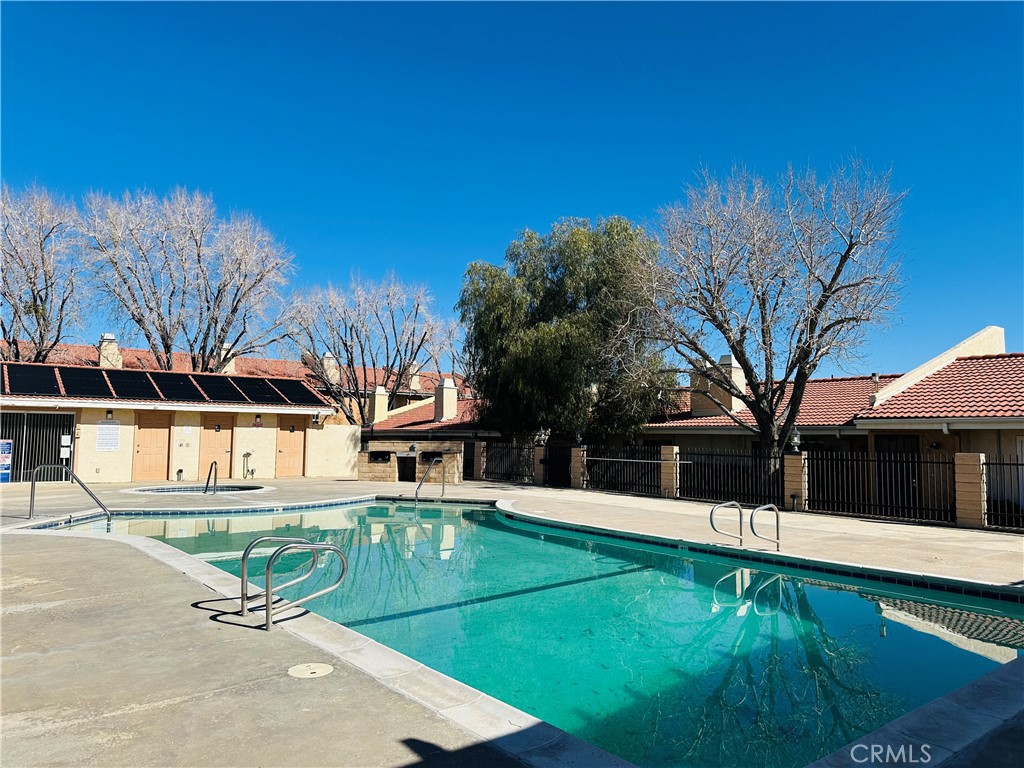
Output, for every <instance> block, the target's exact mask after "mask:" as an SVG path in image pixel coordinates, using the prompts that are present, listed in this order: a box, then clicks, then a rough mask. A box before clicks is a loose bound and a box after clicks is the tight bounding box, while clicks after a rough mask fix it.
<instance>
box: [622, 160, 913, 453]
mask: <svg viewBox="0 0 1024 768" xmlns="http://www.w3.org/2000/svg"><path fill="white" fill-rule="evenodd" d="M905 194H906V193H904V192H893V191H891V189H890V173H885V174H882V175H880V176H879V175H875V174H873V173H871V172H870V171H869V170H867V169H865V168H864V167H862V165H861V164H860V162H858V161H853V162H852V163H851V164H850V165H849V166H848V167H843V168H839V169H837V170H836V172H835V173H834V174H833V176H832V177H831V178H830V179H828V180H827V181H825V182H819V181H818V179H817V177H816V176H815V174H814V172H813V171H806V172H804V173H802V174H797V173H795V172H794V171H793V170H792V169H790V170H789V172H788V173H787V174H786V175H784V176H783V177H782V178H781V179H780V180H779V181H778V183H776V184H769V183H767V182H765V181H764V180H763V179H760V178H757V177H755V176H753V175H750V174H748V173H746V172H744V171H736V172H734V173H733V174H732V176H731V177H730V178H729V179H728V180H727V181H726V182H725V183H724V184H723V183H721V182H719V181H718V179H716V178H715V177H714V176H712V175H711V174H709V173H707V172H705V173H704V174H703V176H702V177H701V180H700V183H699V184H697V185H696V186H694V187H691V188H690V189H689V190H688V193H687V197H686V202H685V203H679V204H675V205H671V206H668V207H666V208H665V209H663V210H662V211H661V248H660V250H659V253H658V254H657V256H656V257H655V258H654V259H652V260H649V262H648V263H646V264H644V265H642V267H641V268H640V269H639V270H637V271H636V273H635V274H634V275H633V287H634V289H635V291H636V293H637V294H638V295H639V296H640V298H641V301H640V304H641V305H642V306H643V307H644V308H651V307H653V309H654V312H653V316H652V318H653V319H652V322H651V323H650V325H649V327H648V333H649V334H651V336H652V337H653V338H655V339H657V340H658V341H660V342H661V343H662V344H663V345H664V347H665V348H666V349H669V350H672V351H674V352H675V353H676V355H678V358H679V359H680V360H681V361H682V362H683V363H684V365H685V367H686V368H688V369H689V370H691V371H696V372H698V373H699V374H700V377H699V378H700V379H702V380H703V381H705V382H706V387H704V388H702V389H700V390H699V393H701V394H704V395H705V396H707V397H709V398H710V399H712V400H713V401H714V402H716V403H718V404H719V405H722V402H721V400H722V399H724V398H723V397H722V396H721V394H722V393H724V395H726V396H731V397H732V398H733V399H735V400H738V401H739V402H741V403H743V405H745V406H746V407H747V408H748V409H749V410H750V415H751V416H752V417H753V420H754V422H755V424H756V432H757V433H758V434H759V435H760V438H761V442H762V445H763V446H764V447H765V448H775V449H781V448H783V447H784V446H785V445H786V444H787V442H788V441H789V439H790V436H791V434H792V431H793V428H794V425H795V423H796V417H797V413H798V411H799V408H800V403H801V402H802V400H803V396H804V391H805V388H806V385H807V380H808V379H809V378H810V377H811V375H812V374H813V373H814V371H815V370H816V369H817V368H818V366H819V365H820V364H821V362H822V361H823V360H825V359H826V358H839V359H842V358H844V357H848V356H850V355H852V353H853V352H854V350H855V349H856V348H857V346H858V345H859V344H861V343H862V342H863V340H864V338H865V335H866V332H867V330H868V329H869V328H870V327H872V326H879V325H883V324H885V323H886V322H887V320H888V319H889V317H890V316H891V314H892V312H893V311H894V309H895V306H896V303H897V301H898V298H899V294H900V282H899V273H898V268H899V264H898V258H897V257H896V256H895V254H894V252H893V251H894V242H895V235H896V224H897V221H898V219H899V212H900V206H901V204H902V202H903V200H904V197H905ZM620 346H621V347H622V348H625V347H626V345H625V344H623V345H620ZM722 352H728V353H729V354H731V355H732V357H733V360H734V361H735V363H736V365H738V366H739V367H740V369H741V370H742V372H743V374H744V377H745V378H746V387H745V388H744V387H743V386H742V385H741V384H739V383H738V382H737V381H735V380H734V379H733V377H732V375H731V371H730V370H729V369H728V367H727V366H724V365H722V364H720V363H719V362H717V360H718V356H719V353H722ZM723 410H725V411H726V412H727V413H728V409H725V408H724V407H723ZM729 415H730V416H731V417H732V418H733V420H734V421H736V423H737V424H740V425H741V426H745V427H746V426H748V425H747V424H746V423H744V422H743V421H741V420H740V419H739V417H738V416H736V415H734V414H732V413H730V414H729Z"/></svg>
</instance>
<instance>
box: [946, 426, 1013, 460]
mask: <svg viewBox="0 0 1024 768" xmlns="http://www.w3.org/2000/svg"><path fill="white" fill-rule="evenodd" d="M1020 437H1024V429H965V430H963V431H962V432H961V433H960V443H961V446H962V448H961V450H963V451H965V452H969V453H984V454H991V455H993V456H1006V455H1014V454H1016V453H1017V439H1018V438H1020Z"/></svg>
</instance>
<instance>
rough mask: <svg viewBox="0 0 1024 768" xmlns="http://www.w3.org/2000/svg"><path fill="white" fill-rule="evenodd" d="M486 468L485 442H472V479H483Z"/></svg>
mask: <svg viewBox="0 0 1024 768" xmlns="http://www.w3.org/2000/svg"><path fill="white" fill-rule="evenodd" d="M486 468H487V443H473V479H474V480H483V479H484V470H485V469H486Z"/></svg>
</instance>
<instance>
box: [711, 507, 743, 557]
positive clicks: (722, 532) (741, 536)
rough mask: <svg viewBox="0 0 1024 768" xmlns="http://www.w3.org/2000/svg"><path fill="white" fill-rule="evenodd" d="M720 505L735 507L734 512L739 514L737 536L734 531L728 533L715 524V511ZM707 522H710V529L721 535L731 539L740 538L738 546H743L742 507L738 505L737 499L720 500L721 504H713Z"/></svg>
mask: <svg viewBox="0 0 1024 768" xmlns="http://www.w3.org/2000/svg"><path fill="white" fill-rule="evenodd" d="M722 507H729V508H733V507H735V509H736V513H737V514H738V515H739V520H740V533H739V535H738V536H737V535H736V534H735V533H729V532H728V531H723V530H721V529H720V528H719V527H718V526H717V525H715V512H717V511H718V510H719V509H721V508H722ZM708 522H710V523H711V530H713V531H714V532H715V533H720V534H722V535H723V536H728V537H729V538H732V539H739V540H740V546H741V547H742V546H743V507H741V506H740V503H739V502H738V501H725V502H722V503H721V504H715V506H713V507H712V508H711V514H710V515H709V516H708Z"/></svg>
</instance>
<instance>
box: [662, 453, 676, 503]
mask: <svg viewBox="0 0 1024 768" xmlns="http://www.w3.org/2000/svg"><path fill="white" fill-rule="evenodd" d="M661 495H662V497H663V498H666V499H674V498H675V497H676V496H678V495H679V448H678V447H677V446H675V445H663V446H661Z"/></svg>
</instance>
